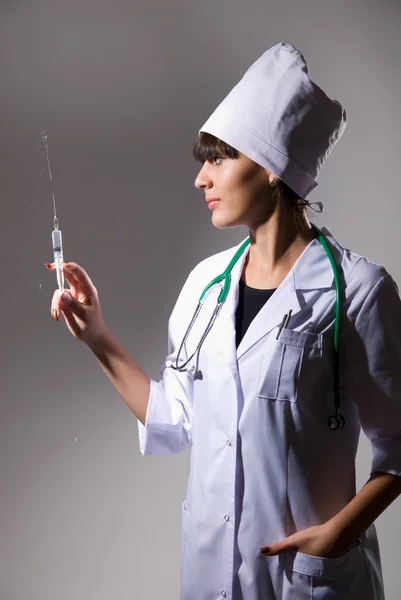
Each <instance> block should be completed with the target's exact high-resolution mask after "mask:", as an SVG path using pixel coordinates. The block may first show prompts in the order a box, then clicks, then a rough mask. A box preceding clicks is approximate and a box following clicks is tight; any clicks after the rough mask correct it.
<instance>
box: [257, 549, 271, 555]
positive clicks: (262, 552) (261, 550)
mask: <svg viewBox="0 0 401 600" xmlns="http://www.w3.org/2000/svg"><path fill="white" fill-rule="evenodd" d="M259 552H260V553H261V554H269V553H270V548H260V550H259Z"/></svg>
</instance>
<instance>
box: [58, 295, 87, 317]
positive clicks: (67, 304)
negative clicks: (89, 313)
mask: <svg viewBox="0 0 401 600" xmlns="http://www.w3.org/2000/svg"><path fill="white" fill-rule="evenodd" d="M60 308H61V310H63V311H65V310H70V311H71V312H72V313H74V315H76V316H77V317H79V318H81V319H84V318H85V307H84V306H83V304H82V303H81V302H78V300H75V298H73V297H72V296H71V294H69V293H68V292H63V293H62V294H61V296H60Z"/></svg>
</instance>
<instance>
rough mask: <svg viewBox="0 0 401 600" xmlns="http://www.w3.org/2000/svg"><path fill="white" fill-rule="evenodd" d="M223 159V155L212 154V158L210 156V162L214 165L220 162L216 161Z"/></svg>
mask: <svg viewBox="0 0 401 600" xmlns="http://www.w3.org/2000/svg"><path fill="white" fill-rule="evenodd" d="M221 160H223V157H222V156H212V157H211V158H209V162H211V163H212V164H214V165H219V164H220V163H219V162H216V161H221Z"/></svg>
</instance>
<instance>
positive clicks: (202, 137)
mask: <svg viewBox="0 0 401 600" xmlns="http://www.w3.org/2000/svg"><path fill="white" fill-rule="evenodd" d="M192 154H193V156H194V159H195V160H197V161H198V162H201V163H202V164H203V163H204V162H206V161H207V160H210V159H212V158H233V159H236V158H239V156H240V153H239V152H238V150H236V149H235V148H233V147H232V146H230V144H227V143H226V142H223V140H221V139H219V138H217V137H215V136H214V135H212V134H211V133H206V132H205V131H201V132H200V133H198V136H197V138H196V140H195V144H194V147H193V150H192ZM275 193H279V194H280V196H281V198H283V200H284V202H285V203H286V204H288V206H289V207H291V208H292V209H293V211H294V219H295V222H296V224H297V226H298V225H301V227H302V224H303V223H304V219H305V216H306V207H305V205H304V204H302V202H300V198H299V196H298V194H296V193H295V192H294V191H293V190H292V189H291V188H290V187H289V186H288V185H287V184H286V183H284V181H281V180H280V179H279V182H278V186H277V187H276V192H275Z"/></svg>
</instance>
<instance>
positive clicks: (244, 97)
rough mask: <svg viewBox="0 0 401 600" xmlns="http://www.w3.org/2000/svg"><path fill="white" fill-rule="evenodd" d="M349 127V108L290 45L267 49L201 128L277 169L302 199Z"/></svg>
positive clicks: (250, 156)
mask: <svg viewBox="0 0 401 600" xmlns="http://www.w3.org/2000/svg"><path fill="white" fill-rule="evenodd" d="M345 126H346V112H345V109H344V108H343V107H342V106H341V104H340V103H339V102H338V101H337V100H331V99H330V98H329V97H328V96H326V94H325V93H324V92H323V90H322V89H321V88H320V87H319V86H317V85H316V84H315V83H313V82H312V81H311V80H310V79H309V77H308V67H307V64H306V61H305V59H304V57H303V56H302V54H301V53H300V52H299V50H297V49H296V48H294V46H291V45H290V44H286V43H280V44H277V45H276V46H273V47H272V48H270V49H269V50H267V51H266V52H265V53H264V54H262V56H261V57H260V58H259V59H258V60H257V61H256V62H255V63H254V64H253V65H251V67H249V69H248V70H247V71H246V73H245V75H244V76H243V77H242V79H241V80H240V81H239V83H238V84H237V85H236V86H235V87H234V88H233V89H232V90H231V92H230V93H229V94H228V96H226V98H225V99H224V100H223V101H222V102H221V104H220V105H219V106H218V107H217V108H216V110H215V111H214V112H213V114H212V115H211V116H210V118H209V119H208V120H207V121H206V123H205V124H204V125H203V127H202V128H201V129H200V130H199V131H200V132H201V131H204V132H207V133H211V134H212V135H214V136H216V137H217V138H219V139H221V140H222V141H223V142H226V143H227V144H229V145H230V146H233V148H235V149H236V150H238V151H239V152H241V153H242V154H245V155H246V156H248V158H250V159H252V160H253V161H255V162H256V163H258V164H260V165H262V166H263V167H265V168H266V169H268V170H269V171H271V172H273V173H274V174H275V175H277V177H279V178H280V179H281V180H282V181H284V183H286V184H287V185H288V186H289V187H290V188H291V189H292V190H293V191H294V192H296V193H297V194H298V195H299V196H300V197H301V198H306V196H307V195H308V194H309V193H310V192H311V191H312V190H313V188H315V187H316V186H317V182H316V179H317V177H318V175H319V171H320V169H321V168H322V165H323V163H324V161H325V160H326V158H327V157H328V155H329V154H330V152H331V151H332V149H333V148H334V146H335V144H336V143H337V141H338V140H339V139H340V137H341V135H342V133H343V131H344V129H345Z"/></svg>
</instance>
